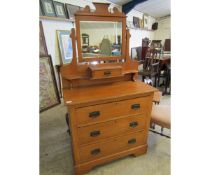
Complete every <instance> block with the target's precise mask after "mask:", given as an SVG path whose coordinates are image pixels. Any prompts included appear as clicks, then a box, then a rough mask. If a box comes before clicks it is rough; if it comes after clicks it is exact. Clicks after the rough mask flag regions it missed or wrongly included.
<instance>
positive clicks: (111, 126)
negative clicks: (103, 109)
mask: <svg viewBox="0 0 210 175" xmlns="http://www.w3.org/2000/svg"><path fill="white" fill-rule="evenodd" d="M145 117H146V114H142V115H140V114H139V115H136V116H130V117H125V118H121V119H117V120H112V121H108V122H104V123H99V124H94V125H90V126H85V127H80V128H78V140H79V144H85V143H89V142H96V141H98V140H99V139H105V138H109V137H113V136H116V135H120V134H123V133H127V132H132V131H136V130H143V129H144V128H145V123H146V120H145Z"/></svg>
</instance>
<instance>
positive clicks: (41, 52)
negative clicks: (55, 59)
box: [39, 21, 48, 55]
mask: <svg viewBox="0 0 210 175" xmlns="http://www.w3.org/2000/svg"><path fill="white" fill-rule="evenodd" d="M39 55H48V51H47V45H46V41H45V36H44V30H43V26H42V21H39Z"/></svg>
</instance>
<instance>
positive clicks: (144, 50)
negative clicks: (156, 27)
mask: <svg viewBox="0 0 210 175" xmlns="http://www.w3.org/2000/svg"><path fill="white" fill-rule="evenodd" d="M149 43H150V40H149V38H146V37H145V38H143V39H142V51H141V58H142V60H145V58H146V54H147V50H148V48H149Z"/></svg>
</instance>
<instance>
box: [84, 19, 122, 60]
mask: <svg viewBox="0 0 210 175" xmlns="http://www.w3.org/2000/svg"><path fill="white" fill-rule="evenodd" d="M80 39H81V51H82V58H83V59H85V58H100V57H114V56H121V55H122V22H114V21H80Z"/></svg>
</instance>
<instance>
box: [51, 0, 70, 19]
mask: <svg viewBox="0 0 210 175" xmlns="http://www.w3.org/2000/svg"><path fill="white" fill-rule="evenodd" d="M53 5H54V8H55V13H56V16H57V17H59V18H67V15H66V10H65V7H64V4H63V3H61V2H56V1H53Z"/></svg>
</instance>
